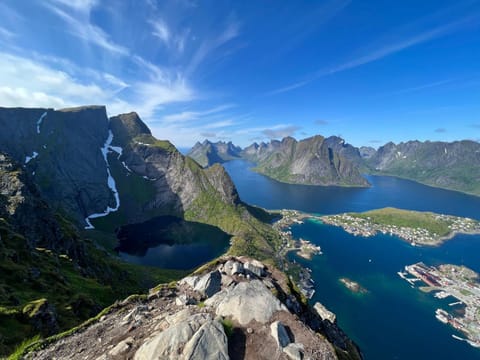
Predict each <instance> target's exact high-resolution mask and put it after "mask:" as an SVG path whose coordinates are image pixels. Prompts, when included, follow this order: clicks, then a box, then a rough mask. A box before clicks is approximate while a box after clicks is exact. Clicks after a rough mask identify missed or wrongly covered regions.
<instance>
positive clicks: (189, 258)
mask: <svg viewBox="0 0 480 360" xmlns="http://www.w3.org/2000/svg"><path fill="white" fill-rule="evenodd" d="M117 238H118V241H119V246H118V247H117V249H116V250H117V251H118V253H119V255H120V257H121V258H122V259H124V260H126V261H128V262H132V263H135V264H140V265H148V266H156V267H161V268H169V269H193V268H194V267H196V266H199V265H201V264H203V263H205V262H207V261H209V260H211V259H213V258H215V257H216V256H218V255H221V254H222V253H224V252H225V251H226V250H227V248H228V245H229V240H230V235H228V234H226V233H224V232H223V231H222V230H220V229H218V228H217V227H214V226H211V225H206V224H200V223H195V222H190V221H185V220H182V219H179V218H177V217H173V216H159V217H156V218H153V219H150V220H148V221H145V222H143V223H139V224H131V225H126V226H122V227H121V228H120V229H119V231H118V232H117Z"/></svg>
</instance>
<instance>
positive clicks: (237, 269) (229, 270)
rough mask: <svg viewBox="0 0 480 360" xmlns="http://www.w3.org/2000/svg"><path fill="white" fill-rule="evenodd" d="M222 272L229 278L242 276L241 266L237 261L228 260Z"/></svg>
mask: <svg viewBox="0 0 480 360" xmlns="http://www.w3.org/2000/svg"><path fill="white" fill-rule="evenodd" d="M223 270H224V271H225V273H226V274H227V275H230V276H233V275H237V274H243V264H242V263H241V262H238V261H233V260H228V261H227V262H226V263H225V265H224V266H223Z"/></svg>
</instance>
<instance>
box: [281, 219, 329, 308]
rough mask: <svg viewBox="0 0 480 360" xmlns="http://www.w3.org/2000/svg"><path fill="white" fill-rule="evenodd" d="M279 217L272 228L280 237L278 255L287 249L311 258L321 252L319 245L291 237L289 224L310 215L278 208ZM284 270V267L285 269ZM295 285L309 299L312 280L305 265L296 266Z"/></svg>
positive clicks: (311, 293) (312, 292)
mask: <svg viewBox="0 0 480 360" xmlns="http://www.w3.org/2000/svg"><path fill="white" fill-rule="evenodd" d="M279 215H281V218H280V219H279V220H277V221H276V222H275V223H274V224H273V228H274V229H275V230H277V231H278V233H279V234H280V236H281V238H282V247H281V249H280V251H279V255H280V256H282V257H283V256H285V255H286V254H287V253H288V252H289V251H295V252H296V253H297V255H298V256H300V257H302V258H304V259H306V260H311V259H312V257H313V256H314V255H320V254H322V251H321V249H320V246H316V245H314V244H312V243H311V242H310V241H308V240H305V239H298V240H296V239H294V238H293V237H292V231H291V226H292V225H293V224H302V223H303V221H304V219H305V218H309V217H311V215H308V214H305V213H302V212H299V211H296V210H280V211H279ZM285 270H286V269H285ZM298 270H299V272H298V279H297V285H298V287H299V288H300V291H301V292H302V294H303V295H304V296H305V297H306V298H307V299H311V298H312V297H313V295H314V293H315V288H314V281H313V279H312V277H311V274H310V273H311V270H310V269H309V268H307V267H300V266H299V267H298Z"/></svg>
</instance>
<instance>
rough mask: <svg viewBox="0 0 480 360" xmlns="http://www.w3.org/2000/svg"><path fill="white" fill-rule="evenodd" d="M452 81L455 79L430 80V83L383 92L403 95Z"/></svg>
mask: <svg viewBox="0 0 480 360" xmlns="http://www.w3.org/2000/svg"><path fill="white" fill-rule="evenodd" d="M454 81H455V79H447V80H440V81H435V82H431V83H428V84H423V85H418V86H413V87H409V88H405V89H401V90H397V91H394V92H391V93H389V94H385V95H404V94H410V93H415V92H418V91H422V90H426V89H432V88H437V87H441V86H443V85H447V84H451V83H453V82H454Z"/></svg>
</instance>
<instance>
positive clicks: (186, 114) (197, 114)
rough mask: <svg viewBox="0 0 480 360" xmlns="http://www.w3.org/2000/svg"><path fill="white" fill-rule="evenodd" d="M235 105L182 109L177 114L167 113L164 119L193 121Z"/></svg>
mask: <svg viewBox="0 0 480 360" xmlns="http://www.w3.org/2000/svg"><path fill="white" fill-rule="evenodd" d="M234 106H235V105H234V104H224V105H220V106H216V107H214V108H211V109H207V110H202V111H182V112H180V113H176V114H169V115H165V116H164V117H163V121H165V122H187V121H193V120H197V119H199V118H202V117H205V116H208V115H212V114H217V113H221V112H223V111H225V110H228V109H231V108H233V107H234Z"/></svg>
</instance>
